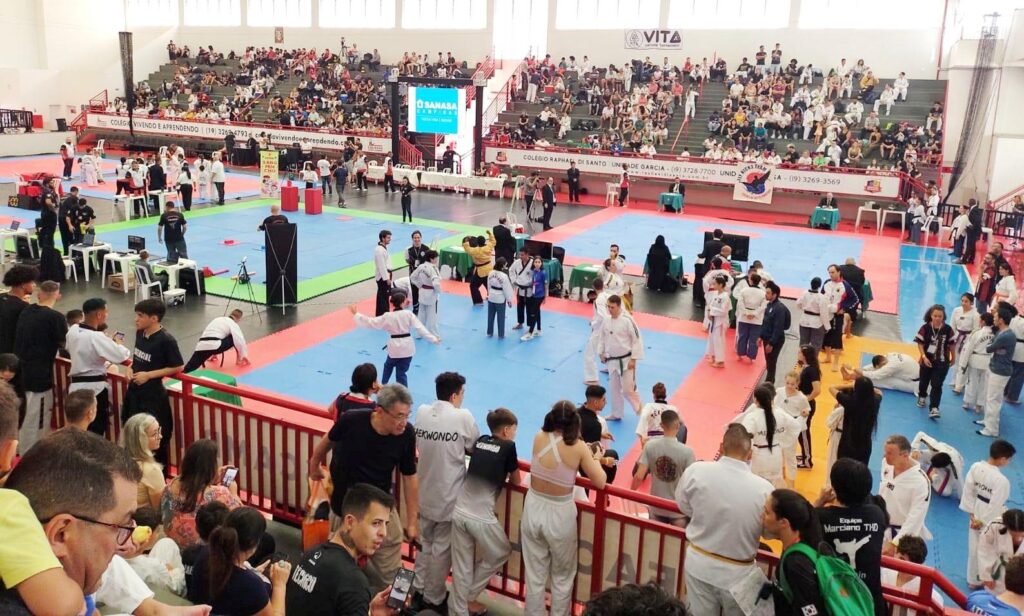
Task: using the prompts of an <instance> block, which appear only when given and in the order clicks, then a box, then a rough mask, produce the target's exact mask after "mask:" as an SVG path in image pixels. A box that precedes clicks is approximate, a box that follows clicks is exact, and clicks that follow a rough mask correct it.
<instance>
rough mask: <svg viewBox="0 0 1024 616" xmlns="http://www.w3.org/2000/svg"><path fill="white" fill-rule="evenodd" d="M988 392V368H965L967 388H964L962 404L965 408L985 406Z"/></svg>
mask: <svg viewBox="0 0 1024 616" xmlns="http://www.w3.org/2000/svg"><path fill="white" fill-rule="evenodd" d="M987 391H988V368H974V367H969V368H967V386H966V387H965V388H964V403H965V404H966V405H967V408H972V407H974V408H977V407H984V406H985V396H986V395H987Z"/></svg>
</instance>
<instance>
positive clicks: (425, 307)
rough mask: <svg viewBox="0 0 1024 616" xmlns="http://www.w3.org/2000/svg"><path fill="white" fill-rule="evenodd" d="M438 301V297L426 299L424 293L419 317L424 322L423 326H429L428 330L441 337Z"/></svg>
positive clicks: (421, 296)
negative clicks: (438, 321) (438, 325)
mask: <svg viewBox="0 0 1024 616" xmlns="http://www.w3.org/2000/svg"><path fill="white" fill-rule="evenodd" d="M420 293H422V291H420ZM437 303H438V302H437V298H436V297H434V298H431V299H429V300H424V299H423V295H420V314H419V319H420V322H421V323H423V327H426V328H427V331H429V332H430V333H432V334H434V335H435V336H437V337H438V338H440V337H441V333H440V332H439V331H438V329H437Z"/></svg>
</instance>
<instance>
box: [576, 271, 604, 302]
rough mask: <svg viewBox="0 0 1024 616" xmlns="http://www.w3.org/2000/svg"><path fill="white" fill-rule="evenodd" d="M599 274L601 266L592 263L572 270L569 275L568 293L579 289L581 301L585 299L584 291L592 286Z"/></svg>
mask: <svg viewBox="0 0 1024 616" xmlns="http://www.w3.org/2000/svg"><path fill="white" fill-rule="evenodd" d="M600 273H601V266H599V265H594V264H593V263H581V264H580V265H577V266H576V267H574V268H572V272H570V273H569V292H570V293H572V290H573V289H581V292H580V296H581V299H586V291H587V290H588V289H590V287H591V286H593V284H594V280H596V279H597V276H598V274H600Z"/></svg>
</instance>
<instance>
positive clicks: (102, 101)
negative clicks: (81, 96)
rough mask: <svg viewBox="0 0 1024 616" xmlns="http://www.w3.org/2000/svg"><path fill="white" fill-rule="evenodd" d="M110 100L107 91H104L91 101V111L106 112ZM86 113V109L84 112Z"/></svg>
mask: <svg viewBox="0 0 1024 616" xmlns="http://www.w3.org/2000/svg"><path fill="white" fill-rule="evenodd" d="M109 101H110V98H109V97H108V96H107V91H106V90H103V91H102V92H100V93H99V94H97V95H96V96H94V97H92V98H90V99H89V109H91V110H93V111H104V110H105V109H106V108H107V103H108V102H109ZM82 111H83V112H84V111H85V110H84V109H83V110H82Z"/></svg>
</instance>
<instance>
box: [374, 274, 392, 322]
mask: <svg viewBox="0 0 1024 616" xmlns="http://www.w3.org/2000/svg"><path fill="white" fill-rule="evenodd" d="M390 299H391V283H390V282H389V281H387V280H378V281H377V309H376V316H378V317H379V316H380V315H382V314H384V313H385V312H387V311H388V308H389V306H390V303H391V302H390V301H389V300H390Z"/></svg>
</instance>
